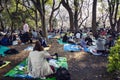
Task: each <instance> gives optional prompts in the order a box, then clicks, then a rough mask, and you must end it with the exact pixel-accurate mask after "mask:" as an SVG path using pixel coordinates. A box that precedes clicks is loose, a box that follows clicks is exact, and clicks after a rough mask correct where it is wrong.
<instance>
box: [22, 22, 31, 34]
mask: <svg viewBox="0 0 120 80" xmlns="http://www.w3.org/2000/svg"><path fill="white" fill-rule="evenodd" d="M23 24H24V25H23V31H24V32H29V30H30V28H29V26H28V24H27V23H26V22H25V21H23Z"/></svg>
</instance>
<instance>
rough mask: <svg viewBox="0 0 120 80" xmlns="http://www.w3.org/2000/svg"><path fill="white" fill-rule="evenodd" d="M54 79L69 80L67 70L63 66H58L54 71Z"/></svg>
mask: <svg viewBox="0 0 120 80" xmlns="http://www.w3.org/2000/svg"><path fill="white" fill-rule="evenodd" d="M56 80H71V77H70V73H69V71H68V70H67V69H66V68H63V67H60V68H58V69H57V71H56Z"/></svg>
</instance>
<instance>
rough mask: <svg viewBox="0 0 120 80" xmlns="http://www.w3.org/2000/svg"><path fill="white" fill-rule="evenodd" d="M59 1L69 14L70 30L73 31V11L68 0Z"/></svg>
mask: <svg viewBox="0 0 120 80" xmlns="http://www.w3.org/2000/svg"><path fill="white" fill-rule="evenodd" d="M61 2H62V5H63V7H65V9H66V10H67V11H68V14H69V23H70V31H74V22H73V21H74V20H73V12H72V9H71V8H70V6H69V3H68V0H67V1H65V0H62V1H61Z"/></svg>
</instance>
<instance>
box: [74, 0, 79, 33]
mask: <svg viewBox="0 0 120 80" xmlns="http://www.w3.org/2000/svg"><path fill="white" fill-rule="evenodd" d="M78 5H79V1H78V0H74V6H75V14H74V27H75V31H79V28H78Z"/></svg>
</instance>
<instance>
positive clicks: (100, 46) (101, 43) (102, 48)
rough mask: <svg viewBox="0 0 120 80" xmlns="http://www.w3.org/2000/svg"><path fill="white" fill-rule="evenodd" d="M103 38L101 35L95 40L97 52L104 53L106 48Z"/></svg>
mask: <svg viewBox="0 0 120 80" xmlns="http://www.w3.org/2000/svg"><path fill="white" fill-rule="evenodd" d="M105 42H106V41H105V39H104V38H102V37H99V38H98V39H97V41H96V45H97V53H98V54H99V53H100V54H101V53H102V54H105V52H106V48H105Z"/></svg>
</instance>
